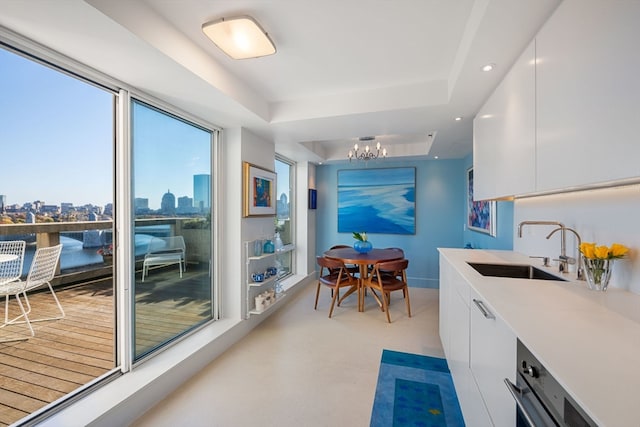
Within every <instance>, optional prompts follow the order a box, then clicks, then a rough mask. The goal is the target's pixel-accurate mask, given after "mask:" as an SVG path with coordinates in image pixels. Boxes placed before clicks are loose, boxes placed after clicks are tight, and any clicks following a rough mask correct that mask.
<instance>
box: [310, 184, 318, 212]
mask: <svg viewBox="0 0 640 427" xmlns="http://www.w3.org/2000/svg"><path fill="white" fill-rule="evenodd" d="M317 203H318V191H317V190H316V189H314V188H310V189H309V209H316V207H317Z"/></svg>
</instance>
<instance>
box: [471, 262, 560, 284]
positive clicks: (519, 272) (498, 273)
mask: <svg viewBox="0 0 640 427" xmlns="http://www.w3.org/2000/svg"><path fill="white" fill-rule="evenodd" d="M467 264H469V265H470V266H471V267H473V268H474V269H475V270H476V271H477V272H478V273H480V274H482V275H483V276H492V277H510V278H512V279H538V280H558V281H561V282H566V280H565V279H563V278H561V277H558V276H555V275H553V274H551V273H547V272H546V271H544V270H541V269H539V268H536V267H534V266H532V265H528V264H484V263H476V262H468V263H467Z"/></svg>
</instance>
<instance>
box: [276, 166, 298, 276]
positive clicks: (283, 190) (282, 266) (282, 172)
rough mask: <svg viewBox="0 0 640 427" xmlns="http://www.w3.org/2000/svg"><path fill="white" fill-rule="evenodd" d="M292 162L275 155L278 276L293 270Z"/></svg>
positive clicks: (293, 182) (285, 274)
mask: <svg viewBox="0 0 640 427" xmlns="http://www.w3.org/2000/svg"><path fill="white" fill-rule="evenodd" d="M294 167H295V166H294V164H293V162H291V161H289V160H287V159H285V158H283V157H279V156H278V157H276V174H277V176H278V179H277V197H278V203H277V206H276V220H275V222H276V223H275V226H276V233H277V235H278V236H279V237H280V239H281V240H282V244H283V245H284V251H282V252H281V253H279V254H278V255H277V263H278V268H279V271H280V277H281V278H282V277H285V276H288V275H290V274H292V273H293V272H294V265H293V259H294V257H293V242H294V235H293V233H294V230H293V213H294V206H293V197H292V195H293V194H294V192H293V189H294V185H295V181H294V177H295V173H294V170H295V169H294Z"/></svg>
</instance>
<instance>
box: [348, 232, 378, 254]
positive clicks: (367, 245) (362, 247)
mask: <svg viewBox="0 0 640 427" xmlns="http://www.w3.org/2000/svg"><path fill="white" fill-rule="evenodd" d="M353 238H354V239H356V242H355V243H354V244H353V249H355V250H356V251H358V252H359V253H361V254H366V253H367V252H369V251H370V250H371V249H373V245H372V244H371V242H370V241H368V240H367V233H366V232H364V231H363V232H360V233H357V232H355V231H354V232H353Z"/></svg>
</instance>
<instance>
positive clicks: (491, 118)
mask: <svg viewBox="0 0 640 427" xmlns="http://www.w3.org/2000/svg"><path fill="white" fill-rule="evenodd" d="M535 58H536V56H535V42H532V43H531V44H530V45H529V46H528V47H527V48H526V49H525V51H524V52H523V53H522V55H521V56H520V57H519V58H518V60H517V61H516V62H515V63H514V65H513V67H512V68H511V70H510V71H509V72H508V74H507V75H506V76H505V78H504V80H502V82H501V83H500V85H499V86H498V87H497V88H496V90H495V91H494V92H493V94H492V95H491V96H490V97H489V99H488V100H487V102H486V103H485V104H484V106H483V107H482V108H481V109H480V111H479V112H478V114H477V115H476V117H475V119H474V120H473V163H474V171H473V175H474V197H475V198H476V199H477V200H483V199H494V198H500V197H505V196H511V195H514V194H520V193H523V192H532V191H535V172H536V171H535V156H536V140H535V124H536V123H535V79H536V75H535Z"/></svg>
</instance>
